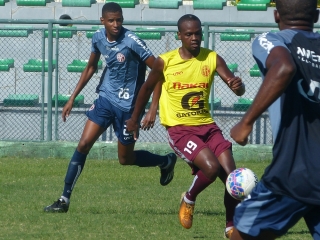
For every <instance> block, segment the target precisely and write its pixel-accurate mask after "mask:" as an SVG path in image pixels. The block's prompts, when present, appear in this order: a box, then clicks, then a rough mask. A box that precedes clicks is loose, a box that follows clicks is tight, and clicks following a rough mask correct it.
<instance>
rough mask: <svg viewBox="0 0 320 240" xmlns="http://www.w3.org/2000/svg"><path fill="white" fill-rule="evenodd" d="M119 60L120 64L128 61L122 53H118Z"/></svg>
mask: <svg viewBox="0 0 320 240" xmlns="http://www.w3.org/2000/svg"><path fill="white" fill-rule="evenodd" d="M117 60H118V62H124V61H125V60H126V57H125V56H124V55H123V54H122V53H118V54H117Z"/></svg>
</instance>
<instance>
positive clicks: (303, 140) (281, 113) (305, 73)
mask: <svg viewBox="0 0 320 240" xmlns="http://www.w3.org/2000/svg"><path fill="white" fill-rule="evenodd" d="M277 46H282V47H285V48H287V49H288V50H289V51H290V52H291V55H292V56H294V60H295V63H296V65H297V72H296V75H295V76H294V78H293V80H292V81H291V83H290V84H289V86H288V87H287V88H286V90H285V91H284V93H283V94H282V95H281V96H280V97H279V98H278V99H277V100H276V101H275V102H274V103H273V104H272V105H271V106H270V107H269V109H268V110H269V115H270V121H271V126H272V133H273V139H274V147H273V160H272V162H271V164H270V165H269V166H268V167H267V168H266V170H265V173H264V175H263V177H262V181H263V183H264V184H265V186H266V187H267V188H268V189H270V190H271V191H273V192H274V193H278V194H282V195H287V196H291V197H293V198H295V199H297V200H299V201H301V202H304V203H308V204H316V205H320V177H319V175H320V35H319V34H318V33H313V32H306V31H301V30H289V29H287V30H283V31H280V32H277V33H264V34H262V35H260V36H259V37H257V38H256V39H255V40H254V42H253V45H252V51H253V56H254V58H255V60H256V62H257V64H258V66H259V68H260V71H261V73H262V78H264V76H265V74H266V59H267V57H268V55H269V53H270V51H271V50H272V49H273V48H274V47H277ZM275 51H276V50H275ZM279 64H281V63H279Z"/></svg>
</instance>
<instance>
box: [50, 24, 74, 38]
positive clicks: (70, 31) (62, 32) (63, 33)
mask: <svg viewBox="0 0 320 240" xmlns="http://www.w3.org/2000/svg"><path fill="white" fill-rule="evenodd" d="M57 29H58V33H59V35H58V36H59V38H72V36H73V35H74V34H76V33H77V27H70V26H59V27H55V29H53V31H52V34H53V37H56V35H57ZM48 35H49V32H48V30H45V31H44V36H45V37H46V38H47V37H48Z"/></svg>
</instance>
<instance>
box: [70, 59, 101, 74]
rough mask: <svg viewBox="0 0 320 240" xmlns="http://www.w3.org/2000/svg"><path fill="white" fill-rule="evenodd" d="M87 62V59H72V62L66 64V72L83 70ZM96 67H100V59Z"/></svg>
mask: <svg viewBox="0 0 320 240" xmlns="http://www.w3.org/2000/svg"><path fill="white" fill-rule="evenodd" d="M87 64H88V60H80V59H74V60H73V61H72V63H70V64H68V65H67V71H68V72H83V70H84V69H85V68H86V66H87ZM98 69H102V61H101V60H99V61H98Z"/></svg>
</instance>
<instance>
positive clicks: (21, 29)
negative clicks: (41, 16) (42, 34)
mask: <svg viewBox="0 0 320 240" xmlns="http://www.w3.org/2000/svg"><path fill="white" fill-rule="evenodd" d="M4 28H5V29H1V30H0V37H28V36H29V34H31V33H33V27H32V26H25V25H22V26H18V25H6V26H4Z"/></svg>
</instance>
